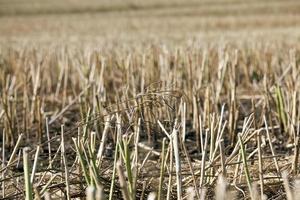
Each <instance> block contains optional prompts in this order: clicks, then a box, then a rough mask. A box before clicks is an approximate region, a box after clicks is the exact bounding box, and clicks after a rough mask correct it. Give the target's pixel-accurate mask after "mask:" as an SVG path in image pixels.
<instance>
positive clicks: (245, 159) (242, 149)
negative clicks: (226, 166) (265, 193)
mask: <svg viewBox="0 0 300 200" xmlns="http://www.w3.org/2000/svg"><path fill="white" fill-rule="evenodd" d="M238 138H239V143H240V153H241V155H242V159H243V165H244V172H245V175H246V180H247V185H248V189H249V193H250V196H251V198H252V199H254V197H253V194H252V181H251V177H250V173H249V169H248V164H247V156H246V150H245V146H244V143H243V140H242V136H241V134H239V135H238Z"/></svg>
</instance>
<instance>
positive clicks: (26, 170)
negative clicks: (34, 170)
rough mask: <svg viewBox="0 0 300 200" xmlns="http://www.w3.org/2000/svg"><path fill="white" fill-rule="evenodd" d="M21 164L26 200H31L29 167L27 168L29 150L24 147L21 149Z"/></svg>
mask: <svg viewBox="0 0 300 200" xmlns="http://www.w3.org/2000/svg"><path fill="white" fill-rule="evenodd" d="M23 162H24V163H23V164H24V180H25V193H26V198H25V199H26V200H33V194H32V184H31V181H30V172H29V169H30V166H29V148H28V147H25V148H24V149H23Z"/></svg>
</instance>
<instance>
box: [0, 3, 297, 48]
mask: <svg viewBox="0 0 300 200" xmlns="http://www.w3.org/2000/svg"><path fill="white" fill-rule="evenodd" d="M299 33H300V1H298V0H250V1H244V0H188V1H186V0H143V1H142V0H112V1H110V0H88V1H82V0H0V42H1V43H6V44H7V43H18V42H27V43H28V42H29V43H31V42H35V43H36V42H38V43H41V44H42V43H49V42H51V43H62V42H63V43H77V42H80V43H82V42H84V43H92V44H93V43H95V42H97V43H98V44H101V43H123V44H125V43H127V44H128V43H142V42H149V41H152V42H163V43H171V44H172V43H174V42H176V44H177V43H182V42H184V43H186V42H188V41H191V40H192V41H193V40H198V41H210V40H216V39H217V40H233V41H236V40H249V39H252V38H253V37H255V38H256V39H257V38H262V39H268V40H277V39H279V38H282V37H284V38H285V40H286V39H291V41H295V39H296V40H298V39H299Z"/></svg>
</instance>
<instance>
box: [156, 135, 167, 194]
mask: <svg viewBox="0 0 300 200" xmlns="http://www.w3.org/2000/svg"><path fill="white" fill-rule="evenodd" d="M165 146H166V138H164V139H163V142H162V151H161V164H160V177H159V187H158V196H157V199H158V200H160V199H162V186H163V181H164V171H165Z"/></svg>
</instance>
